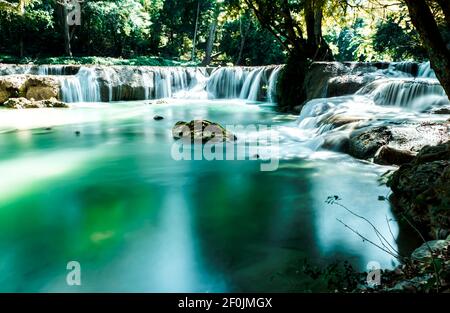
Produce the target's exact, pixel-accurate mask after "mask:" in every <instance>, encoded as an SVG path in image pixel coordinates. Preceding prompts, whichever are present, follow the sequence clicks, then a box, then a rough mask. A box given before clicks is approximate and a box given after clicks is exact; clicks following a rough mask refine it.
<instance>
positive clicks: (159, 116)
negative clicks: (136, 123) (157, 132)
mask: <svg viewBox="0 0 450 313" xmlns="http://www.w3.org/2000/svg"><path fill="white" fill-rule="evenodd" d="M153 119H154V120H155V121H161V120H163V119H164V117H162V116H161V115H155V116H153Z"/></svg>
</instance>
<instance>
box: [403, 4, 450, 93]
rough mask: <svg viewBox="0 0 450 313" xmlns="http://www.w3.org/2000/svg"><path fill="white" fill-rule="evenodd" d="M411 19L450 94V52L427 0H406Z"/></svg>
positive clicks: (436, 71) (444, 86) (446, 90)
mask: <svg viewBox="0 0 450 313" xmlns="http://www.w3.org/2000/svg"><path fill="white" fill-rule="evenodd" d="M405 3H406V5H407V6H408V10H409V15H410V17H411V21H412V23H413V24H414V26H415V28H416V29H417V32H418V33H419V35H420V38H421V39H422V42H423V44H424V46H425V48H426V50H427V52H428V56H429V58H430V62H431V66H432V68H433V69H434V71H435V73H436V76H437V78H438V79H439V81H440V83H441V85H442V87H443V88H444V89H445V92H446V93H447V96H449V95H450V52H449V51H448V50H447V47H446V44H445V42H444V39H443V38H442V35H441V33H440V32H439V28H438V25H437V23H436V20H435V19H434V16H433V13H432V12H431V9H430V7H429V6H428V4H427V3H426V2H425V0H405Z"/></svg>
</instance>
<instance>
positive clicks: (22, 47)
mask: <svg viewBox="0 0 450 313" xmlns="http://www.w3.org/2000/svg"><path fill="white" fill-rule="evenodd" d="M18 9H19V14H20V17H21V18H22V23H21V24H22V25H23V16H24V15H25V1H24V0H20V1H19V4H18ZM24 32H25V31H24V29H22V31H21V32H20V39H19V50H20V51H19V54H20V58H23V57H24V55H25V45H24V40H23V33H24Z"/></svg>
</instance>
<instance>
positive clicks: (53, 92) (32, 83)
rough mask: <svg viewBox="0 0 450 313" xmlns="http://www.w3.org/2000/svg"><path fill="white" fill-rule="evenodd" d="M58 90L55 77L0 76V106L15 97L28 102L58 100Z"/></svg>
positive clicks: (58, 82) (57, 80)
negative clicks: (22, 98)
mask: <svg viewBox="0 0 450 313" xmlns="http://www.w3.org/2000/svg"><path fill="white" fill-rule="evenodd" d="M60 88H61V87H60V80H59V79H58V78H57V77H56V76H35V75H6V76H0V104H2V103H4V102H6V101H7V100H8V99H9V98H17V97H24V98H26V99H28V100H31V99H33V100H48V99H51V98H55V99H59V98H60Z"/></svg>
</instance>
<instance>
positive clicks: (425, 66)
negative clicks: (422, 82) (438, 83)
mask: <svg viewBox="0 0 450 313" xmlns="http://www.w3.org/2000/svg"><path fill="white" fill-rule="evenodd" d="M418 76H419V77H428V78H436V74H435V73H434V71H433V69H432V68H431V63H430V62H429V61H428V62H425V63H422V64H421V65H420V66H419V75H418Z"/></svg>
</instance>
